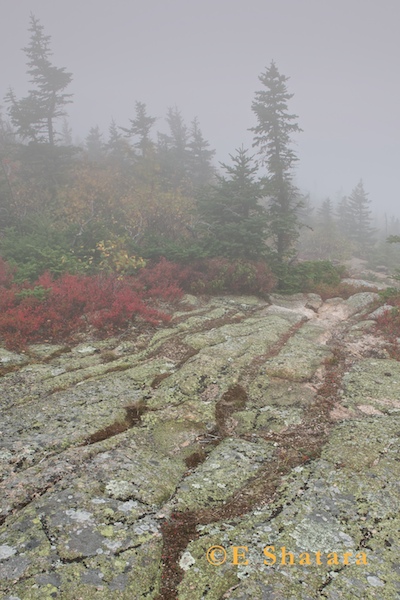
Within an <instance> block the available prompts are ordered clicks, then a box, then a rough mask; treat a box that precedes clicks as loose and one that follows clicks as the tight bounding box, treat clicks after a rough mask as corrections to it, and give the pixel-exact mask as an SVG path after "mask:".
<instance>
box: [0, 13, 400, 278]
mask: <svg viewBox="0 0 400 600" xmlns="http://www.w3.org/2000/svg"><path fill="white" fill-rule="evenodd" d="M28 31H29V35H30V37H29V42H28V44H27V46H26V47H25V48H24V51H25V54H26V57H27V79H28V81H29V84H30V86H31V89H30V90H29V92H28V94H27V95H26V96H25V97H22V98H17V97H16V94H15V93H14V91H13V90H9V91H8V93H7V94H6V96H5V99H4V105H5V106H4V108H3V113H2V115H0V159H1V171H0V217H1V226H0V254H1V256H3V258H5V259H7V260H8V261H10V262H11V263H12V264H15V265H16V266H17V267H18V273H19V275H18V276H19V278H20V279H21V280H23V279H24V278H27V279H30V280H33V279H35V277H37V276H39V275H40V274H41V273H42V272H43V271H45V270H48V271H50V272H51V273H53V274H54V275H56V276H57V275H60V274H61V273H63V272H70V273H91V272H95V271H96V269H99V268H102V267H104V260H105V254H107V252H108V254H109V255H114V257H117V258H115V260H114V263H113V261H112V260H111V259H110V260H109V264H111V263H113V264H117V263H118V260H120V261H122V262H123V260H122V256H126V257H128V259H127V262H126V261H125V262H126V272H132V273H134V272H135V269H136V268H137V264H138V263H137V262H136V258H132V260H131V262H129V257H143V258H145V259H159V258H160V257H162V256H164V257H167V258H168V259H171V260H176V261H181V262H182V263H185V262H188V261H193V260H197V259H216V258H218V257H220V258H224V259H232V260H239V261H240V260H248V261H265V262H266V263H268V264H269V265H270V266H271V268H273V269H274V270H275V272H276V274H277V276H278V278H280V279H282V278H284V277H285V273H286V271H287V267H288V266H289V265H290V264H292V263H293V261H294V262H296V260H297V259H309V260H319V259H322V260H333V259H338V260H342V259H345V258H348V257H350V256H352V255H354V256H359V257H360V258H367V259H369V260H370V262H371V264H381V263H384V264H389V265H390V266H391V265H392V264H393V263H395V262H396V261H397V260H398V251H397V248H396V247H395V246H394V245H392V246H388V245H387V244H386V243H385V240H386V237H387V236H388V235H398V233H399V229H400V228H399V223H398V220H396V219H395V218H394V217H390V216H389V217H387V218H386V221H385V222H384V223H377V222H376V217H374V216H373V215H372V213H371V210H370V201H369V198H368V193H367V192H366V191H365V189H364V184H363V182H362V181H359V183H358V184H356V185H355V187H354V189H353V190H352V191H351V192H350V193H349V195H348V196H346V197H342V198H340V199H336V200H335V201H332V200H331V199H329V198H327V199H325V200H323V201H322V202H321V203H320V204H319V205H315V206H313V205H311V203H310V202H309V200H308V198H307V196H305V195H304V194H302V193H301V192H300V190H298V189H297V187H296V185H295V165H296V162H297V160H298V159H297V156H296V154H295V152H294V150H293V136H295V135H297V134H298V133H300V132H301V129H300V127H299V125H298V124H297V118H298V117H297V115H294V114H292V113H291V112H290V101H291V98H292V97H293V94H292V93H289V91H288V88H287V82H288V77H286V76H285V75H282V74H281V73H280V72H279V70H278V67H277V66H276V64H275V63H274V62H273V61H272V62H271V63H270V65H269V66H267V67H266V69H265V71H264V72H263V73H262V74H261V75H260V77H259V81H260V84H261V87H260V89H259V90H258V91H256V92H255V95H254V99H253V102H252V104H251V108H252V112H253V114H254V117H255V121H256V122H255V125H253V127H250V128H249V129H250V131H251V132H252V133H253V134H254V142H253V150H254V153H255V154H254V156H252V154H251V151H249V150H248V149H245V148H243V147H240V148H239V149H236V150H234V151H233V153H232V155H231V156H230V163H229V164H220V165H219V166H217V165H216V164H215V163H214V156H215V150H214V149H212V148H211V147H210V144H209V142H208V141H207V140H206V139H205V137H204V135H203V133H202V129H201V124H200V123H199V120H198V119H197V117H193V119H192V121H191V122H190V123H186V122H185V120H184V118H183V116H182V113H181V111H180V109H179V108H178V107H177V106H173V107H169V108H167V109H166V115H165V119H164V120H163V127H164V129H163V130H162V131H159V130H158V126H159V125H160V124H161V123H160V121H161V119H160V118H159V117H157V116H155V115H151V114H149V111H148V108H147V106H146V104H145V103H144V102H142V101H140V100H135V101H134V102H133V105H132V116H131V117H130V118H129V120H128V123H119V122H118V119H115V118H114V119H113V120H112V121H111V123H110V125H109V130H108V131H107V132H104V131H101V130H100V128H99V126H98V125H96V124H95V123H94V124H93V123H91V124H88V129H87V135H86V138H85V140H84V142H83V143H82V144H78V145H74V144H73V131H72V130H71V127H70V126H69V123H68V115H67V107H68V104H69V103H71V102H72V96H71V94H70V93H69V91H68V86H69V84H70V83H71V81H72V78H73V75H72V74H71V73H69V72H68V71H67V69H66V68H65V67H58V66H55V65H54V64H53V61H52V52H51V37H50V36H49V35H47V34H45V32H44V28H43V26H42V25H41V24H40V22H39V20H38V19H37V18H36V17H35V16H33V15H31V17H30V25H29V30H28ZM338 184H340V182H338ZM105 248H107V249H108V250H107V251H106V250H105ZM118 257H119V259H118ZM124 260H125V259H124ZM124 264H125V263H124Z"/></svg>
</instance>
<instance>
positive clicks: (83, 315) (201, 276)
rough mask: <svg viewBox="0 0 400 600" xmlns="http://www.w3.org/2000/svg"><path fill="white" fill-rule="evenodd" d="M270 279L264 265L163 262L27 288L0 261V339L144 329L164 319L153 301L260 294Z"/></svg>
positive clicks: (16, 342)
mask: <svg viewBox="0 0 400 600" xmlns="http://www.w3.org/2000/svg"><path fill="white" fill-rule="evenodd" d="M274 284H275V280H274V277H273V275H272V273H271V271H270V270H269V268H268V267H267V266H266V265H265V263H256V262H250V261H239V260H236V261H229V260H227V259H222V258H221V259H212V260H208V261H207V260H203V261H198V262H196V263H195V264H193V265H191V266H185V267H183V266H181V265H178V264H176V263H172V262H169V261H167V260H165V259H162V260H160V261H159V262H158V263H155V264H153V265H150V266H147V267H145V268H143V269H141V270H140V271H139V273H138V274H137V275H135V276H125V277H118V276H117V275H109V274H99V275H92V276H87V275H70V274H65V275H62V276H61V277H60V278H59V279H54V278H53V277H52V275H50V274H49V273H44V274H43V275H41V276H40V277H39V279H38V280H37V281H35V282H34V283H32V284H28V283H27V282H25V283H24V284H21V285H17V284H15V283H13V279H12V272H11V270H10V269H9V268H8V266H7V264H6V263H5V262H4V261H2V260H1V259H0V339H2V340H4V342H5V344H6V345H7V346H9V347H14V348H17V347H21V346H23V345H25V344H26V343H28V342H37V341H42V340H52V341H56V340H62V339H68V338H69V337H71V336H72V335H73V334H74V333H75V332H78V331H84V330H86V329H87V328H88V327H92V328H94V329H95V330H97V331H98V332H101V333H103V334H110V333H114V332H116V331H118V330H121V329H122V328H126V327H128V326H129V324H130V323H132V321H133V320H134V319H137V318H140V319H142V320H144V321H146V322H148V323H150V324H153V325H157V324H160V323H162V322H166V321H168V320H169V319H170V317H169V316H168V315H167V314H165V313H163V312H161V311H160V310H159V309H158V308H157V305H156V303H157V301H160V300H162V301H164V302H173V301H174V300H177V299H179V298H180V297H181V296H182V294H183V291H182V290H183V289H185V290H187V291H189V292H192V293H205V294H213V293H214V294H215V293H217V294H219V293H224V292H232V293H248V294H259V295H265V294H267V293H268V292H269V291H271V289H272V288H273V286H274Z"/></svg>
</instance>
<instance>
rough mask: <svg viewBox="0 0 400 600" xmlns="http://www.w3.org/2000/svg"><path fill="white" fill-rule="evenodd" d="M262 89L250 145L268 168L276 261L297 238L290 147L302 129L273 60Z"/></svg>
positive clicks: (298, 202) (296, 198) (297, 201)
mask: <svg viewBox="0 0 400 600" xmlns="http://www.w3.org/2000/svg"><path fill="white" fill-rule="evenodd" d="M259 79H260V81H261V83H262V85H263V86H264V88H263V89H262V90H261V91H258V92H256V94H255V100H254V101H253V104H252V110H253V112H254V114H255V116H256V118H257V125H256V126H255V127H253V128H251V129H250V131H252V132H253V133H254V143H253V147H257V148H258V152H259V154H260V156H261V163H262V164H263V165H265V167H266V169H267V178H266V185H265V195H266V196H267V197H268V214H269V235H270V238H271V240H272V246H273V250H275V252H276V255H277V258H278V261H279V263H282V262H284V261H285V260H286V259H288V258H289V257H290V256H291V254H292V250H293V244H294V242H295V240H296V239H297V237H298V230H299V221H298V210H299V208H300V206H301V200H300V197H299V194H298V191H297V189H296V187H295V186H294V185H293V182H292V170H293V165H294V163H295V162H296V161H297V157H296V155H295V153H294V152H293V150H292V149H291V139H290V136H291V134H292V133H296V132H299V131H301V129H300V128H299V126H298V125H297V123H296V121H295V119H296V118H297V115H293V114H290V113H289V112H288V107H287V103H288V101H289V100H290V99H291V98H292V96H293V94H289V93H288V91H287V88H286V81H287V80H288V78H287V77H285V76H284V75H281V74H280V73H279V71H278V69H277V67H276V65H275V63H274V62H271V64H270V66H269V67H268V68H267V69H266V71H265V73H263V74H262V75H261V76H260V77H259Z"/></svg>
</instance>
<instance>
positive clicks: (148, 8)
mask: <svg viewBox="0 0 400 600" xmlns="http://www.w3.org/2000/svg"><path fill="white" fill-rule="evenodd" d="M0 7H1V19H0V68H1V80H0V103H2V104H3V107H4V102H3V100H2V99H3V97H4V95H5V93H6V92H7V90H8V88H9V87H10V86H11V87H12V88H14V89H15V92H16V94H17V97H21V96H22V95H24V94H26V92H27V90H28V88H29V84H28V81H27V75H26V64H25V63H26V57H25V54H24V53H23V52H22V51H21V48H22V47H23V46H25V45H26V44H27V43H28V40H29V33H28V31H27V29H28V26H29V14H30V12H32V13H33V14H34V15H35V16H36V18H38V19H39V20H40V22H41V24H42V25H43V26H44V28H45V33H46V34H49V35H51V36H52V43H51V47H52V50H53V62H54V64H55V65H56V66H58V67H66V69H67V70H68V71H69V72H71V73H72V74H73V83H72V84H71V85H70V86H69V88H68V90H67V91H68V92H71V93H73V94H74V98H73V104H71V105H69V107H68V113H69V123H70V125H71V126H72V128H73V132H74V136H79V137H80V138H81V139H82V138H84V137H85V136H86V135H87V132H88V129H89V128H90V127H91V126H95V125H99V127H100V129H101V130H102V131H103V132H104V134H105V137H107V135H108V127H109V124H110V121H111V119H112V118H114V119H115V121H116V123H117V124H118V125H121V126H125V127H126V126H128V124H129V118H134V115H135V112H134V103H135V101H136V100H139V101H142V102H145V103H146V104H147V107H148V113H149V114H150V115H151V116H156V117H158V121H157V123H156V127H155V130H159V131H165V132H166V131H167V127H166V124H165V120H164V118H165V114H166V111H167V108H168V107H173V106H177V107H178V108H179V109H180V110H181V112H182V115H183V117H184V119H185V120H186V121H187V122H188V123H189V122H190V121H191V120H192V119H193V118H194V117H195V116H197V117H198V118H199V121H200V127H201V129H202V131H203V134H204V136H205V138H206V139H207V140H208V141H209V142H210V144H211V147H212V148H214V149H216V151H217V160H220V161H223V162H229V154H234V153H235V149H236V148H238V147H239V146H241V144H242V143H243V144H244V146H245V147H247V148H251V143H252V135H251V133H250V132H249V131H248V128H249V127H252V126H253V125H254V124H255V121H254V117H253V114H252V111H251V103H252V100H253V98H254V93H255V91H256V90H259V89H261V87H262V86H261V85H260V83H259V80H258V76H259V75H260V74H261V73H262V72H263V71H264V70H265V68H266V67H267V66H268V65H269V64H270V62H271V60H274V61H275V62H276V64H277V67H278V69H279V70H280V72H281V73H282V74H284V75H286V76H288V77H290V79H289V82H288V90H289V91H290V92H291V93H293V94H294V97H293V98H292V100H291V101H290V104H289V110H290V112H293V113H296V114H297V115H298V116H299V119H298V122H299V125H300V127H301V128H302V129H303V133H301V134H299V135H297V136H296V147H295V149H296V152H297V155H298V158H299V162H298V165H297V168H296V182H297V185H298V186H299V187H300V188H301V190H302V191H303V192H310V193H311V196H312V197H315V198H317V199H319V200H321V199H324V198H326V197H327V196H330V197H331V198H332V199H333V200H335V199H336V198H337V196H338V194H342V195H343V194H349V193H350V192H351V190H352V189H353V188H354V187H355V186H356V184H357V183H358V181H359V180H360V178H362V179H363V181H364V187H365V189H366V191H367V192H368V193H369V197H370V199H371V200H372V202H373V204H374V208H376V209H378V210H380V211H388V212H389V213H395V214H396V215H397V216H400V186H399V183H398V171H399V163H400V149H399V135H400V116H399V115H400V113H399V106H400V101H399V98H400V75H399V73H400V70H399V57H400V36H399V31H398V29H399V22H400V1H399V0H380V1H379V2H378V0H246V1H238V0H107V1H106V0H68V2H66V1H63V0H0Z"/></svg>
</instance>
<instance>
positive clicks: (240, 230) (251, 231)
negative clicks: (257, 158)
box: [197, 148, 266, 259]
mask: <svg viewBox="0 0 400 600" xmlns="http://www.w3.org/2000/svg"><path fill="white" fill-rule="evenodd" d="M231 159H232V165H226V164H222V165H221V166H222V168H223V169H224V171H225V172H226V174H227V177H226V176H223V175H217V184H216V185H213V186H208V187H207V188H203V189H202V191H201V192H200V193H199V196H198V198H197V208H198V212H199V215H200V223H199V229H200V230H201V232H202V233H203V241H204V246H205V248H206V252H207V253H208V254H209V255H211V256H225V257H228V258H244V259H257V258H260V257H261V256H262V255H263V254H265V250H266V246H265V242H264V239H265V228H266V212H265V209H264V208H263V207H262V206H261V205H260V204H259V199H260V197H261V195H262V191H261V187H260V184H259V182H258V181H257V180H256V179H255V174H256V172H257V166H255V165H254V164H253V162H252V157H249V156H248V154H247V151H246V150H244V149H243V148H240V149H239V150H237V154H236V155H235V156H232V155H231Z"/></svg>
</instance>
